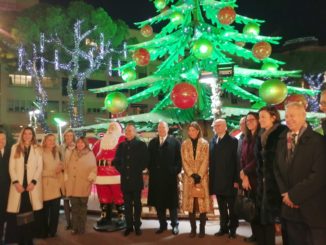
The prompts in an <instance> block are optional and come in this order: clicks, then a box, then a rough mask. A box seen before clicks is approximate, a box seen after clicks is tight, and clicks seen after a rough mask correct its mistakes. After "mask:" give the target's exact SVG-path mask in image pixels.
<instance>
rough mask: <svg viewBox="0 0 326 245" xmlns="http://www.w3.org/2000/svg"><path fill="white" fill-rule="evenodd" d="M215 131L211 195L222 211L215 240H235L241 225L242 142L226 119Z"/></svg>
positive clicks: (211, 159)
mask: <svg viewBox="0 0 326 245" xmlns="http://www.w3.org/2000/svg"><path fill="white" fill-rule="evenodd" d="M213 128H214V131H215V136H214V137H213V139H212V140H211V142H210V152H209V192H210V195H215V196H216V198H217V203H218V207H219V211H220V230H219V232H217V233H215V236H222V235H224V234H228V235H229V237H230V238H235V236H236V229H237V227H238V225H239V222H238V219H237V217H236V216H235V214H234V202H235V197H236V194H237V188H238V187H239V167H238V161H237V147H238V140H237V139H236V138H234V137H232V136H230V135H229V134H228V132H227V125H226V121H225V120H224V119H217V120H215V121H214V123H213Z"/></svg>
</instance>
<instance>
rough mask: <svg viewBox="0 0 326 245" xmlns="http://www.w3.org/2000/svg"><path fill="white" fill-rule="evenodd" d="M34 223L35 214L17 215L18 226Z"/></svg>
mask: <svg viewBox="0 0 326 245" xmlns="http://www.w3.org/2000/svg"><path fill="white" fill-rule="evenodd" d="M33 221H34V212H33V211H30V212H26V213H21V214H17V225H18V226H21V225H26V224H29V223H32V222H33Z"/></svg>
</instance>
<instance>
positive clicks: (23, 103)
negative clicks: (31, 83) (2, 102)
mask: <svg viewBox="0 0 326 245" xmlns="http://www.w3.org/2000/svg"><path fill="white" fill-rule="evenodd" d="M33 108H34V107H33V102H32V101H29V100H13V99H9V100H8V101H7V110H8V111H9V112H28V111H31V110H33Z"/></svg>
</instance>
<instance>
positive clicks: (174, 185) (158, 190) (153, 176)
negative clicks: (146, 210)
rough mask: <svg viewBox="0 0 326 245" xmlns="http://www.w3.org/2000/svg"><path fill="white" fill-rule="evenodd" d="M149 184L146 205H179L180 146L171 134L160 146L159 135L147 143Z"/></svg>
mask: <svg viewBox="0 0 326 245" xmlns="http://www.w3.org/2000/svg"><path fill="white" fill-rule="evenodd" d="M148 151H149V165H148V171H149V186H148V205H150V206H154V207H158V208H177V207H179V188H178V174H179V173H180V172H181V167H182V164H181V146H180V142H179V141H178V140H176V139H175V138H174V137H173V136H167V138H166V140H165V141H164V143H163V144H162V146H160V141H159V137H155V138H153V139H152V140H151V141H150V142H149V145H148Z"/></svg>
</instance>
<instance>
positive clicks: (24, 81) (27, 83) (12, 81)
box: [9, 74, 32, 87]
mask: <svg viewBox="0 0 326 245" xmlns="http://www.w3.org/2000/svg"><path fill="white" fill-rule="evenodd" d="M9 85H12V86H22V87H31V86H32V77H31V76H28V75H17V74H9Z"/></svg>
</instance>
